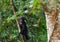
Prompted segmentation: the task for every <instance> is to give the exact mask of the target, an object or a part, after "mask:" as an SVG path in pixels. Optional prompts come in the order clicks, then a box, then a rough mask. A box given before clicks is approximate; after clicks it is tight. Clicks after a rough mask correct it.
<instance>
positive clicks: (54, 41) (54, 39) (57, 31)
mask: <svg viewBox="0 0 60 42" xmlns="http://www.w3.org/2000/svg"><path fill="white" fill-rule="evenodd" d="M57 4H60V2H59V1H58V0H57V1H56V2H54V0H48V3H47V4H44V3H42V6H43V9H44V12H45V16H46V26H47V37H48V41H47V42H60V13H59V12H60V11H59V10H60V9H59V8H60V6H58V7H57Z"/></svg>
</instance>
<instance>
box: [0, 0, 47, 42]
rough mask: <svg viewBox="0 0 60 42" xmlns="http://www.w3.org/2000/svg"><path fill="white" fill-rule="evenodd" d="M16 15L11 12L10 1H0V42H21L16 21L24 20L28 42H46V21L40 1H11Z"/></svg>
mask: <svg viewBox="0 0 60 42" xmlns="http://www.w3.org/2000/svg"><path fill="white" fill-rule="evenodd" d="M13 2H14V5H15V7H16V11H17V12H16V14H14V13H13V12H12V5H11V4H10V0H0V42H8V41H9V40H12V41H11V42H21V40H20V39H19V38H18V37H17V35H18V34H19V31H18V27H17V24H16V19H19V18H20V17H21V16H24V17H25V18H26V25H27V27H28V31H29V33H28V35H29V37H30V39H29V41H28V42H47V30H46V21H45V14H44V12H43V8H42V6H41V5H40V0H13Z"/></svg>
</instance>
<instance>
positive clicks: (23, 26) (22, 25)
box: [19, 16, 29, 40]
mask: <svg viewBox="0 0 60 42" xmlns="http://www.w3.org/2000/svg"><path fill="white" fill-rule="evenodd" d="M25 20H26V19H25V17H23V16H22V17H20V19H19V26H20V29H21V32H20V33H19V35H20V34H22V35H23V36H25V38H26V39H27V40H28V39H29V37H28V30H27V26H26V22H25Z"/></svg>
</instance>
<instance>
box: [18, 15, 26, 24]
mask: <svg viewBox="0 0 60 42" xmlns="http://www.w3.org/2000/svg"><path fill="white" fill-rule="evenodd" d="M25 20H26V19H25V17H23V16H22V17H20V19H19V23H20V24H23V23H25Z"/></svg>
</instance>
